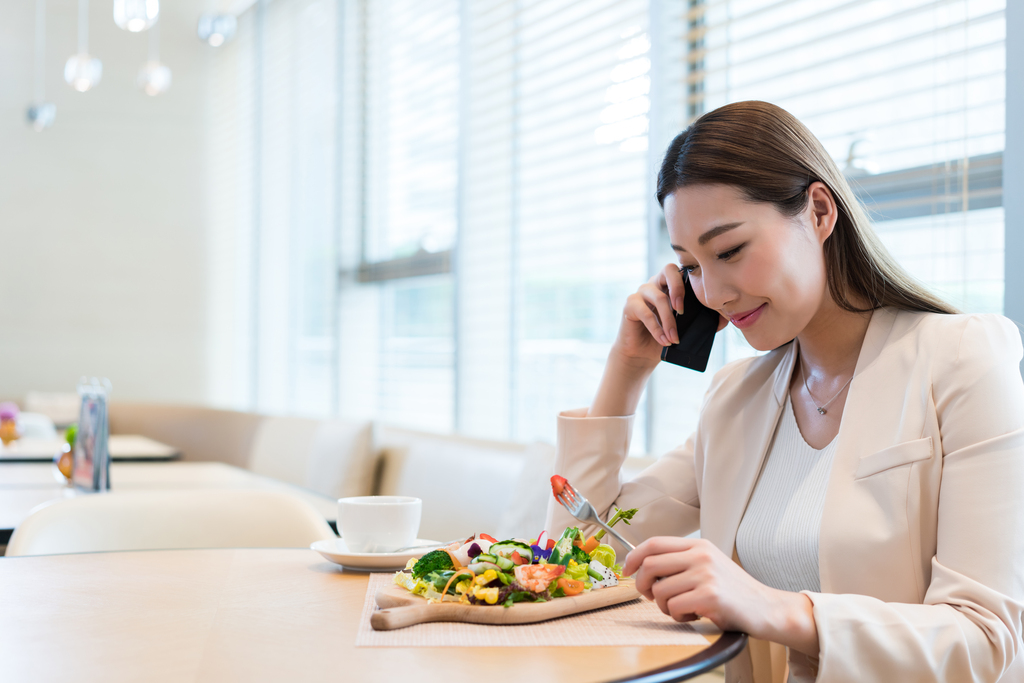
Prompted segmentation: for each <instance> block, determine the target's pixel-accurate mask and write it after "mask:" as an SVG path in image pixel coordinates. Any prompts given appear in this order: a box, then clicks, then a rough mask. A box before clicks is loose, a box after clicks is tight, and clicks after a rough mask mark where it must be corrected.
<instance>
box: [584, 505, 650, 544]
mask: <svg viewBox="0 0 1024 683" xmlns="http://www.w3.org/2000/svg"><path fill="white" fill-rule="evenodd" d="M638 512H640V511H639V510H638V509H636V508H630V509H629V510H620V509H619V508H615V514H614V515H612V518H611V519H609V520H608V522H607V524H608V526H615V523H616V522H618V521H619V520H620V519H621V520H622V521H623V522H625V523H626V525H627V526H629V520H631V519H633V515H635V514H636V513H638ZM594 538H596V539H597V540H599V541H600V540H601V539H602V538H604V529H601V530H600V531H598V532H597V533H596V534H594Z"/></svg>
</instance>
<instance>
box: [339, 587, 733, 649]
mask: <svg viewBox="0 0 1024 683" xmlns="http://www.w3.org/2000/svg"><path fill="white" fill-rule="evenodd" d="M393 576H394V574H370V580H369V582H368V584H367V587H366V600H365V601H364V602H363V614H362V616H361V617H360V620H359V633H358V634H357V635H356V647H499V646H500V647H550V646H552V645H564V646H598V645H707V643H708V640H707V638H705V637H704V634H707V635H715V634H717V633H719V630H718V629H717V628H716V627H715V625H714V624H712V623H711V622H708V621H697V622H692V623H687V624H680V623H677V622H675V621H673V620H672V619H671V618H669V617H667V616H665V615H664V614H662V613H661V610H659V609H658V606H657V605H656V604H654V603H653V602H650V601H649V600H645V599H643V598H640V599H639V600H633V601H631V602H627V603H624V604H622V605H616V606H614V607H605V608H604V609H598V610H593V611H590V612H584V613H583V614H577V615H574V616H571V617H562V618H561V619H553V620H551V621H542V622H539V623H536V624H516V625H507V626H491V625H488V624H464V623H461V622H435V623H431V624H417V625H416V626H409V627H408V628H402V629H396V630H394V631H374V630H373V627H371V626H370V615H371V614H373V613H374V612H375V611H377V609H378V608H377V603H376V602H375V600H374V596H375V595H377V591H379V590H380V589H382V588H385V587H387V586H389V585H391V581H392V577H393ZM480 609H505V608H504V607H481V608H480ZM510 609H515V608H514V607H512V608H510Z"/></svg>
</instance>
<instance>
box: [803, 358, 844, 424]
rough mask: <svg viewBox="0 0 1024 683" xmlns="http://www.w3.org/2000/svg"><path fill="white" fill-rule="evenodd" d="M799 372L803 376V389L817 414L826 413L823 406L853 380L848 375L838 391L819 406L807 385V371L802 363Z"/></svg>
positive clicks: (834, 398)
mask: <svg viewBox="0 0 1024 683" xmlns="http://www.w3.org/2000/svg"><path fill="white" fill-rule="evenodd" d="M800 374H801V375H803V376H804V389H806V390H807V395H808V396H809V397H810V399H811V403H813V404H814V407H815V408H817V409H818V414H819V415H824V414H826V413H827V412H828V411H827V410H825V408H827V407H828V404H830V403H832V401H834V400H836V399H837V398H839V394H841V393H843V389H845V388H846V387H847V386H849V384H850V382H852V381H853V375H850V379H848V380H846V384H844V385H843V386H842V387H840V389H839V391H837V392H836V395H835V396H833V397H832V398H830V399H829V400H827V401H825V402H824V403H823V404H821V405H820V406H819V405H818V404H817V402H816V401H815V400H814V395H813V394H811V388H810V387H809V386H807V371H806V370H804V364H803V363H801V364H800Z"/></svg>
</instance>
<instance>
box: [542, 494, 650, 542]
mask: <svg viewBox="0 0 1024 683" xmlns="http://www.w3.org/2000/svg"><path fill="white" fill-rule="evenodd" d="M555 498H557V499H558V502H559V503H561V504H562V507H564V508H565V509H566V510H568V511H569V514H571V515H572V516H573V517H575V518H576V519H578V520H580V521H581V522H594V523H595V524H597V525H598V526H599V527H601V528H602V529H604V530H605V531H607V532H608V533H610V534H611V535H612V536H614V537H615V538H617V539H618V541H619V543H621V544H622V545H624V546H626V547H627V548H629V549H630V550H636V546H635V545H633V544H632V543H630V542H629V541H627V540H626V539H624V538H623V537H622V534H620V533H619V532H617V531H616V530H615V529H613V528H611V527H610V526H608V525H607V524H605V523H604V522H602V521H601V518H600V517H598V516H597V510H595V509H594V506H593V505H591V504H590V501H588V500H587V499H586V498H584V497H583V496H582V495H581V494H580V492H579V491H577V490H576V489H574V488H573V487H572V484H570V483H569V482H565V488H564V489H562V492H561V493H559V494H558V495H557V496H555Z"/></svg>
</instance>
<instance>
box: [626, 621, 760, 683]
mask: <svg viewBox="0 0 1024 683" xmlns="http://www.w3.org/2000/svg"><path fill="white" fill-rule="evenodd" d="M746 646H747V634H746V633H741V632H740V631H725V632H724V633H722V635H721V636H719V638H718V640H716V641H715V642H714V643H712V644H711V647H709V648H707V649H706V650H701V651H700V652H698V653H697V654H695V655H691V656H689V657H687V658H686V659H683V660H681V661H679V662H676V663H675V664H667V665H665V666H662V667H659V668H657V669H652V670H650V671H645V672H643V673H640V674H637V675H635V676H627V677H625V678H616V679H613V680H611V681H608V682H607V683H674V682H675V681H685V680H686V679H688V678H691V677H693V676H696V675H697V674H702V673H704V672H706V671H710V670H711V669H714V668H715V667H718V666H721V665H722V664H725V663H726V662H728V661H729V660H730V659H732V658H733V657H735V656H736V655H738V654H739V653H740V652H742V651H743V648H745V647H746Z"/></svg>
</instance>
